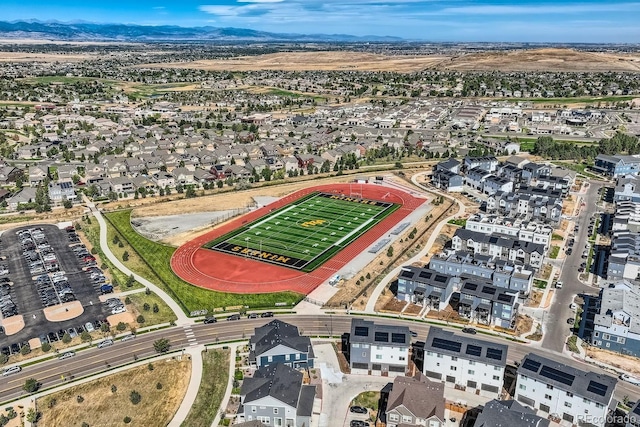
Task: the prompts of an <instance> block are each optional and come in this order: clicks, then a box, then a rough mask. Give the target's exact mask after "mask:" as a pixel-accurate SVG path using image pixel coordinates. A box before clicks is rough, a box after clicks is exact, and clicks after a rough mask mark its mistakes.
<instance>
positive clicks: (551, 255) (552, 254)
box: [549, 245, 560, 259]
mask: <svg viewBox="0 0 640 427" xmlns="http://www.w3.org/2000/svg"><path fill="white" fill-rule="evenodd" d="M559 253H560V246H556V245H553V246H551V250H550V251H549V258H551V259H556V258H558V254H559Z"/></svg>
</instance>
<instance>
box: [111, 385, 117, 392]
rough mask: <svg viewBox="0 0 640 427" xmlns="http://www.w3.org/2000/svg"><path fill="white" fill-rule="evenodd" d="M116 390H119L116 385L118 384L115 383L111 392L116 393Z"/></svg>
mask: <svg viewBox="0 0 640 427" xmlns="http://www.w3.org/2000/svg"><path fill="white" fill-rule="evenodd" d="M116 391H118V387H116V385H115V384H113V385H112V386H111V393H115V392H116Z"/></svg>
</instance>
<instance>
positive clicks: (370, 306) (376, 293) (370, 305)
mask: <svg viewBox="0 0 640 427" xmlns="http://www.w3.org/2000/svg"><path fill="white" fill-rule="evenodd" d="M421 175H423V174H415V175H413V176H412V177H411V181H412V182H413V183H414V184H415V185H417V186H418V187H420V188H422V189H425V190H426V188H425V187H424V186H423V185H422V184H420V183H418V176H421ZM429 191H430V192H432V193H435V194H437V195H439V196H443V197H446V198H448V199H451V197H449V196H448V195H447V194H446V193H441V192H439V191H434V190H433V189H429ZM452 200H454V201H455V202H456V203H457V204H458V208H459V210H458V212H456V213H455V214H453V215H449V216H447V217H445V218H444V219H442V221H440V222H439V223H438V224H437V225H436V227H435V229H434V230H433V232H432V233H431V235H430V236H429V239H428V240H427V243H426V244H425V245H424V246H423V247H422V250H421V251H420V252H418V253H417V254H416V255H415V256H413V257H412V258H411V259H409V260H407V261H406V262H405V263H404V264H405V265H409V264H412V263H414V262H417V261H420V259H422V257H424V256H425V255H426V254H427V253H428V252H429V250H430V249H431V247H432V246H433V242H435V240H436V239H437V238H438V236H439V235H440V231H441V230H442V227H444V226H445V225H446V224H447V222H448V221H449V220H450V219H454V218H456V217H459V216H463V215H464V213H465V206H464V205H463V204H462V203H460V202H459V201H458V200H457V199H452ZM401 269H402V266H398V267H396V268H394V269H393V270H392V271H391V272H390V273H389V274H387V275H386V276H385V277H384V279H382V280H381V281H380V283H378V286H376V288H375V289H374V290H373V292H371V296H370V297H369V301H367V305H366V308H365V310H364V311H365V312H367V313H373V312H374V311H375V307H376V302H377V301H378V299H379V298H380V294H382V291H384V289H385V288H386V287H387V285H388V284H389V282H391V281H392V280H394V279H395V278H396V277H397V276H398V274H400V270H401Z"/></svg>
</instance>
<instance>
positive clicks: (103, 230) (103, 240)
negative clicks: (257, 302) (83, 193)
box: [87, 200, 193, 326]
mask: <svg viewBox="0 0 640 427" xmlns="http://www.w3.org/2000/svg"><path fill="white" fill-rule="evenodd" d="M87 206H88V207H89V209H91V213H92V214H93V216H94V217H95V218H96V220H97V221H98V224H99V225H100V248H101V249H102V251H103V252H104V254H105V256H106V257H107V258H108V259H109V261H111V263H112V264H113V265H114V266H115V267H116V268H117V269H118V270H120V271H122V272H123V273H124V274H126V275H127V276H131V275H133V278H134V279H136V280H137V281H138V282H139V283H141V284H142V285H143V286H145V287H147V288H149V289H150V290H151V291H152V292H154V293H155V294H156V295H158V296H159V297H160V298H162V300H163V301H164V302H165V304H167V305H168V306H169V308H170V309H171V310H172V311H173V312H174V313H175V315H176V317H177V318H178V320H177V321H176V324H177V325H179V326H180V325H190V324H193V320H192V319H190V318H189V317H187V315H186V314H185V313H184V311H182V308H181V307H180V305H179V304H178V303H177V302H175V301H174V300H173V298H171V297H170V296H169V295H167V293H166V292H165V291H163V290H162V289H160V288H159V287H158V286H157V285H155V284H153V283H151V282H150V281H148V280H147V279H145V278H144V277H142V276H139V275H138V274H135V273H134V272H133V271H131V270H129V269H128V268H127V267H126V266H125V265H124V264H122V262H121V261H120V260H119V259H118V258H117V257H116V256H115V255H114V253H113V252H111V249H109V244H108V243H107V223H106V222H105V220H104V218H103V216H102V213H100V210H99V209H98V208H96V206H95V205H94V204H93V203H91V202H89V201H88V200H87Z"/></svg>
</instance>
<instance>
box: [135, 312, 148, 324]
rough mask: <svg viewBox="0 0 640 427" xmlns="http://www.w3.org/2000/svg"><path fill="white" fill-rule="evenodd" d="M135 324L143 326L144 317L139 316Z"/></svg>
mask: <svg viewBox="0 0 640 427" xmlns="http://www.w3.org/2000/svg"><path fill="white" fill-rule="evenodd" d="M136 322H138V323H140V324H143V323H144V322H146V320H145V318H144V316H143V315H142V314H141V315H139V316H138V317H136Z"/></svg>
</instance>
